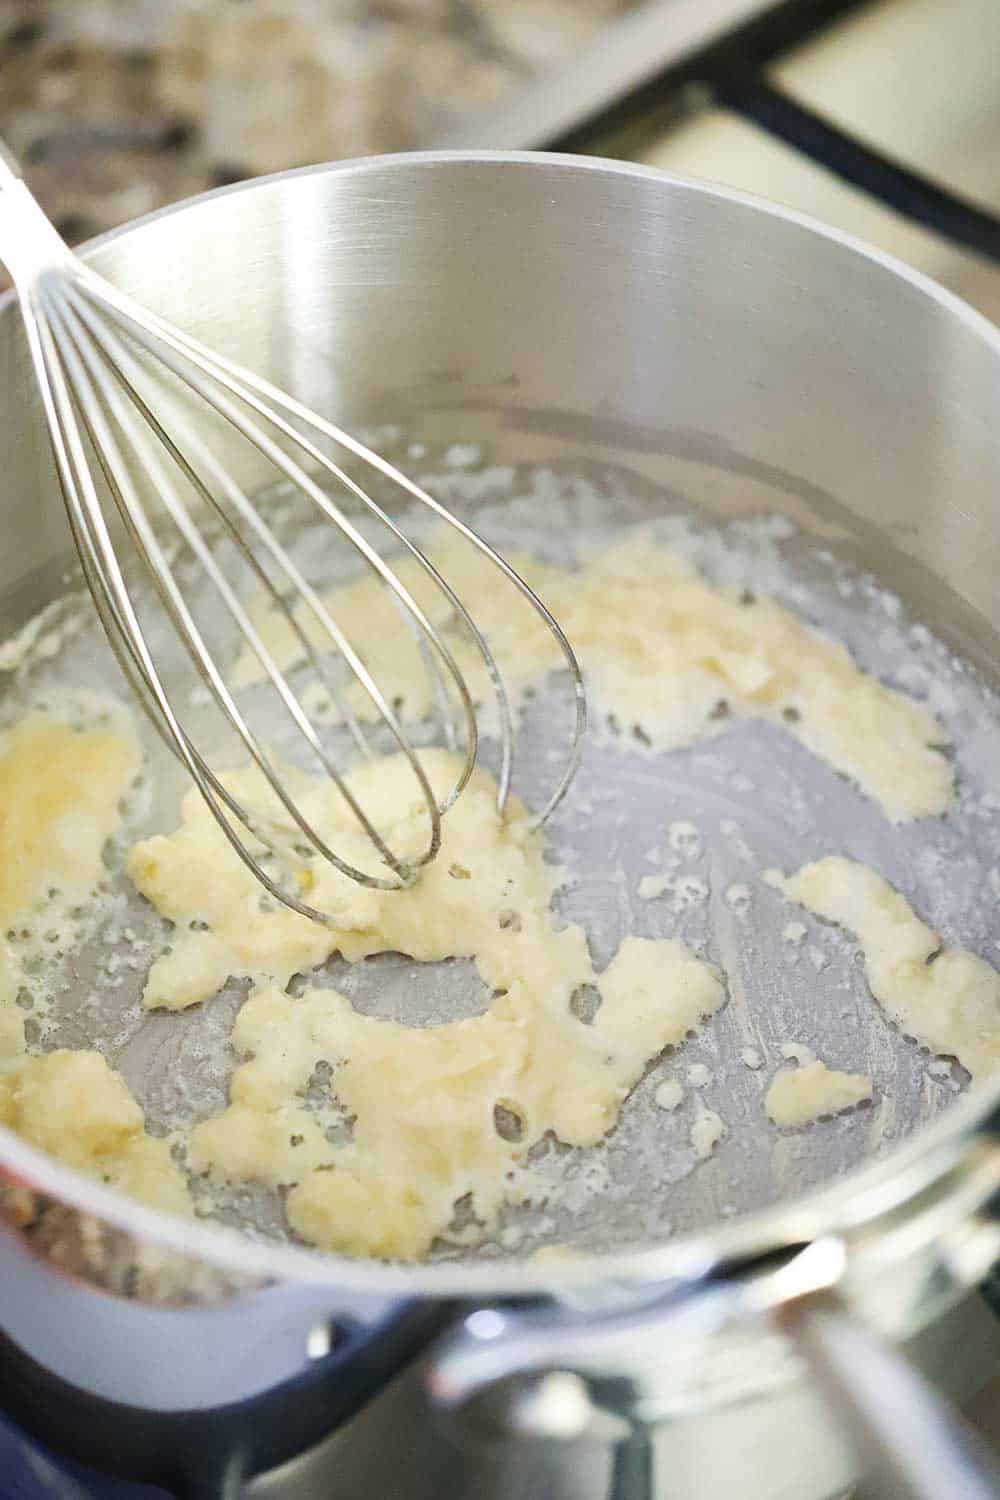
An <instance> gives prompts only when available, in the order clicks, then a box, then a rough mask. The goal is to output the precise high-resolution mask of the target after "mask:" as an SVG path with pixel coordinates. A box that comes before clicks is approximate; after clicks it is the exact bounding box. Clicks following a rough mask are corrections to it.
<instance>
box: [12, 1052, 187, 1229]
mask: <svg viewBox="0 0 1000 1500" xmlns="http://www.w3.org/2000/svg"><path fill="white" fill-rule="evenodd" d="M0 1124H3V1125H6V1126H7V1127H8V1128H9V1129H11V1130H16V1131H17V1133H18V1135H21V1136H23V1137H24V1139H25V1140H26V1141H29V1142H30V1143H31V1144H32V1145H33V1146H38V1147H39V1148H40V1149H41V1150H43V1151H47V1152H48V1153H49V1155H50V1156H54V1157H56V1158H57V1159H58V1160H59V1161H62V1162H65V1163H66V1165H67V1166H70V1167H76V1169H77V1170H78V1171H80V1172H86V1174H87V1175H88V1176H89V1177H96V1178H97V1179H98V1180H99V1181H101V1182H106V1183H109V1184H111V1185H112V1186H113V1187H117V1188H120V1189H121V1190H122V1192H124V1193H128V1194H129V1195H130V1196H131V1197H133V1198H138V1199H139V1200H140V1202H143V1203H149V1204H151V1205H152V1206H153V1207H155V1208H162V1209H165V1210H166V1211H167V1212H169V1213H177V1214H186V1213H189V1212H190V1210H191V1203H190V1198H189V1195H188V1189H187V1183H186V1181H185V1178H184V1175H183V1173H182V1172H181V1171H180V1170H179V1169H178V1168H177V1167H176V1166H175V1165H174V1162H173V1160H172V1159H171V1155H170V1145H169V1143H168V1142H167V1141H165V1140H154V1139H153V1137H151V1136H148V1135H147V1134H146V1133H145V1129H144V1120H143V1113H142V1110H141V1109H140V1108H139V1106H138V1104H137V1103H136V1101H135V1100H134V1099H133V1097H132V1095H131V1094H130V1093H129V1090H128V1087H127V1085H126V1084H125V1081H124V1079H123V1078H122V1077H121V1075H120V1074H118V1073H115V1072H113V1071H112V1069H111V1068H110V1067H109V1066H108V1064H107V1063H106V1062H105V1060H104V1058H103V1057H102V1056H101V1055H100V1053H98V1052H67V1051H58V1052H48V1053H46V1054H45V1055H44V1056H42V1057H26V1058H24V1059H23V1060H22V1061H21V1062H20V1064H19V1065H18V1066H16V1067H14V1068H11V1069H9V1070H8V1071H7V1072H4V1073H0Z"/></svg>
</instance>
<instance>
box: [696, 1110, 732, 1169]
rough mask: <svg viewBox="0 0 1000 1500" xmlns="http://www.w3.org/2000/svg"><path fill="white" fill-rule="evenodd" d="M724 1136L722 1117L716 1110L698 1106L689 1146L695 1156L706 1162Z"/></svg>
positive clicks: (724, 1128)
mask: <svg viewBox="0 0 1000 1500" xmlns="http://www.w3.org/2000/svg"><path fill="white" fill-rule="evenodd" d="M725 1136H726V1125H725V1121H724V1120H723V1118H722V1116H721V1115H720V1114H718V1113H717V1111H716V1110H714V1109H708V1108H706V1106H705V1105H703V1104H702V1105H700V1106H699V1108H698V1113H697V1115H696V1116H695V1121H694V1124H693V1125H692V1126H691V1145H692V1146H693V1147H694V1154H695V1156H697V1157H698V1158H699V1159H700V1160H702V1161H704V1160H706V1159H707V1158H708V1157H709V1156H711V1154H712V1152H713V1151H714V1150H715V1148H716V1146H717V1145H718V1144H719V1142H720V1141H721V1140H723V1139H724V1138H725Z"/></svg>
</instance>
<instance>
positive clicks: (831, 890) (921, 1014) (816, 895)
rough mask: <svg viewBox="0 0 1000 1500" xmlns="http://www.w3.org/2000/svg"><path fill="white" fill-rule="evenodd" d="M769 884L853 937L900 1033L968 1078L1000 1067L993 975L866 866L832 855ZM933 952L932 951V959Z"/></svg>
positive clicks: (998, 981)
mask: <svg viewBox="0 0 1000 1500" xmlns="http://www.w3.org/2000/svg"><path fill="white" fill-rule="evenodd" d="M768 879H769V880H770V882H771V884H773V885H775V886H777V887H778V888H779V889H780V890H782V891H784V892H785V894H786V895H787V896H789V897H791V899H792V900H793V901H797V902H798V903H799V904H800V905H801V906H805V907H808V909H809V910H810V911H812V912H815V913H816V915H817V916H820V917H825V918H826V920H827V921H828V922H836V923H837V924H838V925H839V926H841V927H846V928H847V929H848V930H849V931H851V932H853V933H855V934H856V936H857V938H858V941H859V942H860V944H861V947H862V949H863V950H864V956H865V973H866V975H867V978H868V985H869V988H870V989H871V992H872V994H873V995H874V997H875V999H876V1000H877V1001H878V1003H879V1005H880V1006H881V1007H882V1009H883V1010H884V1011H885V1013H886V1015H887V1016H889V1018H890V1019H891V1020H892V1021H894V1022H895V1023H896V1024H897V1025H898V1026H899V1027H900V1029H901V1030H902V1031H903V1032H904V1033H905V1034H906V1035H907V1036H912V1037H914V1038H915V1039H916V1040H917V1041H918V1042H922V1043H923V1044H924V1045H925V1046H927V1047H930V1048H931V1049H932V1050H933V1051H934V1052H939V1053H944V1054H947V1055H949V1056H954V1057H957V1058H958V1060H959V1062H960V1063H961V1064H962V1066H963V1067H964V1068H966V1069H968V1071H969V1072H970V1073H971V1074H972V1076H973V1078H982V1077H986V1076H987V1075H988V1074H991V1073H993V1072H994V1071H995V1070H996V1068H997V1066H998V1064H1000V974H998V973H997V971H996V970H995V969H994V968H992V967H991V966H990V965H989V964H988V963H987V962H986V960H985V959H982V958H980V957H979V956H978V954H975V953H969V952H967V951H966V950H965V949H962V948H943V947H942V944H941V939H940V938H939V937H938V935H937V933H936V932H934V931H933V930H932V929H931V928H930V927H928V926H927V924H926V923H925V922H922V921H921V920H920V918H919V917H918V916H917V915H916V913H915V912H914V911H913V908H912V907H911V906H910V904H909V902H908V901H907V900H906V899H905V897H903V896H901V895H900V894H899V892H898V891H895V890H894V889H893V888H892V886H891V885H890V884H889V883H888V881H886V880H883V878H882V876H881V875H878V874H876V872H875V871H874V870H872V869H869V867H868V866H867V865H863V864H858V863H856V862H855V861H854V860H850V859H844V858H841V857H838V856H830V857H829V858H827V859H821V860H818V861H817V862H816V863H815V864H811V865H806V866H804V868H803V869H801V870H799V871H798V873H797V874H795V875H792V876H789V877H787V878H786V877H783V876H782V875H780V874H779V873H778V872H776V871H772V872H770V873H769V875H768ZM934 955H937V956H936V957H935V956H934Z"/></svg>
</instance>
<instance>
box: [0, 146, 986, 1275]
mask: <svg viewBox="0 0 1000 1500" xmlns="http://www.w3.org/2000/svg"><path fill="white" fill-rule="evenodd" d="M475 165H479V166H487V167H488V166H498V167H511V166H513V167H521V168H525V169H528V170H532V171H543V172H544V171H551V170H552V169H553V168H555V169H556V170H559V171H573V172H579V173H592V174H594V175H595V176H598V177H600V176H605V177H614V178H619V179H636V180H639V181H647V182H652V183H660V184H662V185H663V186H664V187H666V188H668V189H670V190H672V191H680V192H684V193H690V194H692V195H702V196H705V197H708V198H714V199H718V200H721V201H724V202H728V203H732V204H736V205H740V206H743V207H746V208H748V209H752V210H755V211H757V212H759V213H762V214H766V215H769V216H770V217H772V218H774V219H779V220H784V221H785V222H787V223H789V224H793V225H797V226H799V227H800V228H802V229H804V230H807V231H809V232H810V233H812V234H814V235H816V236H818V237H819V238H821V239H824V240H827V241H830V242H833V243H834V244H836V245H839V246H841V247H842V248H843V249H844V250H845V251H848V252H850V253H852V254H855V255H859V256H861V257H863V258H864V259H866V260H868V261H870V262H873V263H874V264H876V265H878V266H880V267H882V268H883V269H884V270H887V271H889V272H891V273H893V274H894V275H896V276H898V277H900V278H901V279H902V280H904V281H907V282H909V283H910V285H911V286H912V287H914V288H915V289H916V290H918V291H920V292H922V293H923V294H924V295H925V296H926V297H928V298H930V299H931V300H932V301H934V302H936V303H938V304H939V305H940V306H941V307H942V308H943V309H944V310H946V311H947V312H949V313H950V314H952V315H953V316H954V317H956V318H957V319H959V321H960V322H962V323H964V324H965V325H966V327H967V328H968V329H969V331H970V332H971V333H973V334H975V335H976V336H978V337H979V338H980V339H982V340H983V342H984V343H985V344H986V345H988V346H989V347H990V348H991V349H992V350H993V352H994V353H995V355H996V356H997V362H998V372H1000V329H998V328H996V327H994V325H993V324H991V323H990V322H989V321H988V319H986V318H985V317H984V316H982V315H981V314H980V313H978V312H976V311H975V309H973V308H972V307H970V306H969V305H968V304H967V303H965V302H963V301H962V300H961V298H959V297H957V296H955V295H954V293H952V292H949V291H947V290H946V289H945V288H943V287H940V286H938V285H937V284H936V283H935V282H934V281H933V280H931V278H929V277H927V276H925V275H923V274H922V273H921V272H920V271H917V270H915V269H914V268H913V267H911V266H908V265H906V264H905V263H904V262H902V261H899V260H897V259H895V258H894V257H893V256H891V255H887V254H885V253H884V252H883V251H881V250H878V249H876V248H874V247H872V246H870V245H867V244H865V243H864V242H863V241H860V240H857V239H855V238H854V237H853V236H851V235H848V234H844V233H842V232H841V231H840V230H838V229H834V228H831V227H830V226H828V225H825V224H822V223H820V222H818V221H817V220H815V219H812V218H810V217H809V216H808V215H806V214H801V213H798V212H797V211H795V210H794V209H790V208H785V207H783V206H781V205H778V204H774V203H770V202H767V201H766V200H763V199H760V198H757V197H755V196H753V195H751V194H748V193H743V192H738V191H736V190H735V189H732V188H729V187H725V186H721V185H718V184H715V183H707V182H702V181H698V180H696V179H691V178H686V177H681V176H677V175H675V174H673V173H669V172H663V171H660V170H658V169H656V168H652V167H645V166H639V165H635V164H632V163H625V162H616V161H606V160H603V159H601V158H598V157H582V156H571V155H558V154H555V153H544V152H515V151H421V152H412V153H400V154H398V155H392V156H374V157H363V158H358V159H355V160H349V161H343V162H333V163H325V164H321V165H317V166H310V167H302V168H298V169H295V170H293V171H290V172H278V173H274V174H271V175H269V176H266V177H258V178H254V179H252V180H251V181H249V182H244V183H236V184H232V185H229V186H226V187H221V188H215V189H213V190H212V191H210V192H207V193H202V194H199V195H198V196H196V197H194V198H188V199H184V200H183V201H181V202H180V203H176V204H171V205H169V206H168V207H166V208H162V209H158V210H157V211H155V212H154V213H150V214H146V215H144V216H143V217H142V218H139V219H136V220H133V221H131V222H130V223H128V224H126V225H123V226H122V227H121V228H119V229H115V230H112V231H111V232H109V233H107V234H103V235H101V236H99V237H98V238H96V239H93V240H90V241H89V242H88V243H87V244H86V245H84V246H83V247H81V249H80V253H81V254H82V255H83V256H84V257H85V258H88V259H89V258H91V257H97V258H99V257H100V253H101V251H102V250H104V249H105V248H107V247H112V246H114V245H115V244H116V243H117V242H118V241H119V240H120V239H122V238H124V237H126V236H130V235H134V234H136V233H137V232H140V231H142V230H143V229H147V228H150V227H151V226H153V225H155V224H156V223H158V222H159V221H160V220H161V219H163V218H166V217H170V216H173V215H177V214H184V213H187V212H188V211H189V210H190V209H192V208H196V207H197V206H198V205H199V204H201V203H203V202H205V201H207V200H209V199H213V200H214V199H217V198H220V197H222V196H224V195H228V194H234V193H248V192H249V193H254V192H257V193H260V192H264V191H266V190H267V189H268V188H269V187H270V186H273V185H274V184H275V183H278V182H284V181H286V180H288V179H292V178H302V177H309V176H314V175H330V176H341V177H349V176H364V175H366V174H383V175H384V174H385V173H396V172H399V173H408V172H412V171H413V170H414V169H418V170H425V169H434V168H448V167H460V166H475ZM13 297H14V293H13V292H8V293H5V294H2V295H0V313H2V312H3V310H4V309H5V307H6V306H7V304H8V303H9V302H10V301H11V300H12V299H13ZM998 1106H1000V1079H998V1080H997V1081H996V1082H994V1083H991V1082H984V1083H981V1084H979V1085H977V1086H975V1087H974V1088H973V1089H971V1090H970V1091H969V1094H968V1095H967V1096H966V1097H965V1098H963V1099H961V1100H959V1101H957V1102H956V1103H955V1104H953V1105H952V1106H951V1107H950V1108H949V1109H948V1110H947V1111H946V1112H945V1114H944V1115H943V1116H942V1117H941V1118H940V1119H939V1120H936V1121H934V1122H932V1123H931V1124H929V1125H925V1126H923V1127H922V1128H921V1129H919V1130H918V1131H916V1132H915V1133H914V1135H913V1136H912V1137H910V1138H909V1139H907V1140H906V1141H905V1142H903V1143H902V1144H900V1145H899V1146H897V1147H896V1148H895V1149H894V1150H893V1151H892V1152H891V1153H890V1154H889V1155H888V1156H886V1157H885V1158H884V1159H879V1160H876V1161H873V1162H869V1163H866V1164H863V1165H861V1166H859V1167H856V1168H855V1169H853V1170H852V1171H851V1172H849V1173H846V1174H845V1175H844V1176H842V1177H839V1178H836V1179H835V1180H833V1181H831V1182H827V1183H825V1184H824V1185H822V1186H821V1187H818V1188H815V1189H813V1190H811V1191H810V1192H809V1193H807V1194H804V1195H803V1196H801V1197H799V1198H797V1199H794V1200H792V1201H790V1202H788V1203H783V1204H779V1205H776V1206H773V1207H771V1208H768V1209H765V1210H762V1211H760V1212H758V1213H755V1214H752V1215H748V1216H746V1217H745V1218H742V1219H740V1220H737V1221H735V1222H732V1223H726V1224H722V1225H719V1226H717V1227H715V1228H713V1229H711V1230H708V1231H703V1232H700V1233H695V1234H688V1235H684V1236H680V1235H678V1236H677V1237H676V1238H675V1239H671V1240H669V1241H668V1242H666V1243H664V1244H663V1245H660V1246H657V1247H655V1248H651V1249H642V1250H629V1249H624V1250H621V1251H618V1252H616V1253H614V1254H601V1255H580V1256H572V1257H567V1258H565V1259H564V1260H563V1259H560V1260H559V1262H558V1264H557V1263H555V1262H551V1261H550V1262H548V1263H545V1264H543V1263H539V1264H533V1262H532V1260H531V1259H525V1260H523V1261H511V1262H509V1263H506V1262H505V1263H499V1262H468V1263H455V1262H443V1263H438V1264H418V1265H409V1264H407V1265H403V1264H398V1263H391V1264H387V1263H382V1262H375V1261H366V1260H355V1259H350V1258H348V1257H345V1256H339V1255H334V1254H330V1253H329V1252H320V1251H315V1250H309V1249H306V1248H298V1247H295V1246H284V1245H272V1244H263V1243H260V1242H255V1241H253V1240H251V1239H249V1238H248V1237H246V1236H244V1235H242V1234H240V1233H239V1232H237V1231H235V1230H231V1229H226V1228H224V1227H222V1226H218V1225H212V1224H208V1223H206V1222H204V1221H194V1222H191V1221H187V1220H184V1219H180V1218H176V1217H173V1216H171V1215H168V1214H165V1213H162V1212H160V1211H158V1210H155V1209H151V1208H147V1207H145V1206H144V1205H143V1204H140V1203H137V1202H135V1201H133V1200H131V1199H129V1198H127V1197H125V1195H124V1194H121V1193H119V1192H117V1191H115V1190H114V1189H113V1188H110V1187H107V1186H106V1185H104V1184H102V1183H98V1182H94V1181H92V1180H91V1179H90V1178H87V1177H85V1176H84V1175H83V1174H82V1173H80V1172H77V1171H75V1170H74V1169H72V1168H69V1167H65V1166H62V1165H61V1164H59V1163H58V1162H56V1161H55V1160H54V1159H53V1158H51V1157H49V1156H48V1155H47V1154H46V1153H44V1152H42V1151H40V1150H38V1149H37V1148H35V1147H33V1146H30V1145H28V1144H27V1142H25V1141H23V1140H21V1139H20V1138H19V1137H17V1136H16V1135H14V1134H13V1133H12V1132H11V1131H9V1130H7V1129H5V1128H3V1127H2V1126H0V1173H2V1174H4V1175H9V1176H10V1177H12V1178H14V1179H15V1180H17V1181H19V1182H21V1183H23V1184H24V1185H26V1186H27V1187H29V1188H30V1189H33V1190H34V1191H36V1192H38V1193H41V1194H44V1195H46V1196H47V1197H50V1198H53V1199H56V1200H59V1201H60V1202H62V1203H63V1204H65V1205H68V1206H71V1207H73V1208H74V1209H76V1210H77V1211H78V1212H79V1213H81V1214H85V1215H88V1216H93V1217H94V1218H96V1219H98V1220H102V1221H104V1222H105V1223H106V1224H107V1225H108V1226H109V1227H111V1228H112V1229H116V1230H118V1231H121V1232H123V1233H124V1234H126V1235H128V1236H131V1237H132V1238H133V1239H134V1240H135V1241H136V1242H137V1244H138V1245H140V1246H141V1245H150V1246H156V1247H158V1248H159V1249H160V1250H161V1251H163V1252H166V1253H167V1254H168V1255H169V1254H171V1253H173V1254H176V1255H177V1256H182V1257H185V1258H189V1259H192V1260H195V1261H202V1262H205V1263H206V1264H208V1265H210V1266H213V1267H216V1268H218V1269H219V1270H221V1271H228V1272H230V1273H232V1274H234V1275H236V1276H239V1277H241V1278H242V1277H247V1278H250V1279H252V1280H258V1279H259V1280H261V1281H275V1280H277V1281H286V1282H298V1283H303V1284H311V1285H312V1286H313V1287H317V1286H329V1287H330V1289H331V1292H335V1293H336V1294H337V1295H338V1296H340V1297H343V1296H344V1295H345V1294H354V1295H361V1296H376V1297H378V1296H382V1297H384V1296H413V1295H414V1294H420V1295H427V1296H440V1297H455V1296H471V1297H477V1298H482V1297H484V1296H485V1297H489V1296H496V1297H502V1296H505V1295H506V1296H509V1295H514V1294H517V1295H523V1294H524V1293H526V1292H531V1291H542V1292H544V1291H546V1290H551V1289H552V1288H553V1287H554V1286H559V1287H563V1286H565V1287H570V1286H573V1285H575V1286H578V1287H579V1286H580V1285H581V1284H591V1285H592V1284H595V1283H608V1282H613V1283H616V1284H618V1285H621V1284H622V1283H626V1284H627V1283H641V1284H644V1285H647V1286H648V1285H650V1284H669V1283H672V1282H677V1281H691V1280H694V1279H697V1278H699V1277H701V1276H703V1275H705V1274H707V1273H708V1272H711V1271H713V1270H716V1269H717V1268H719V1267H724V1266H726V1265H734V1264H740V1263H743V1262H748V1261H752V1260H753V1259H754V1258H756V1257H757V1256H760V1255H762V1254H766V1253H768V1252H770V1251H773V1250H776V1249H780V1248H782V1247H785V1246H794V1245H797V1244H802V1243H804V1242H806V1241H808V1240H812V1239H815V1238H817V1237H818V1236H820V1235H825V1234H831V1233H837V1232H838V1231H845V1230H849V1229H850V1228H851V1227H852V1226H853V1225H859V1224H861V1223H868V1222H871V1221H874V1220H877V1219H878V1218H879V1217H880V1215H881V1214H883V1213H888V1212H890V1211H892V1210H898V1209H900V1208H904V1207H905V1204H906V1203H907V1202H908V1201H910V1200H911V1199H913V1198H915V1197H916V1196H917V1195H919V1194H920V1193H922V1192H924V1191H926V1190H927V1189H929V1188H931V1187H933V1185H934V1184H935V1183H937V1182H940V1181H941V1179H942V1178H943V1177H944V1176H945V1174H946V1173H947V1172H948V1171H949V1170H951V1169H952V1168H954V1167H955V1166H957V1165H958V1164H960V1162H961V1161H962V1159H963V1157H964V1155H965V1154H966V1152H967V1151H968V1150H969V1148H970V1145H971V1143H972V1141H973V1139H974V1138H975V1137H976V1136H977V1135H978V1134H979V1133H981V1132H982V1131H983V1129H984V1128H986V1126H987V1123H988V1121H989V1119H990V1116H991V1115H993V1114H994V1113H995V1112H996V1110H997V1108H998Z"/></svg>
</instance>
